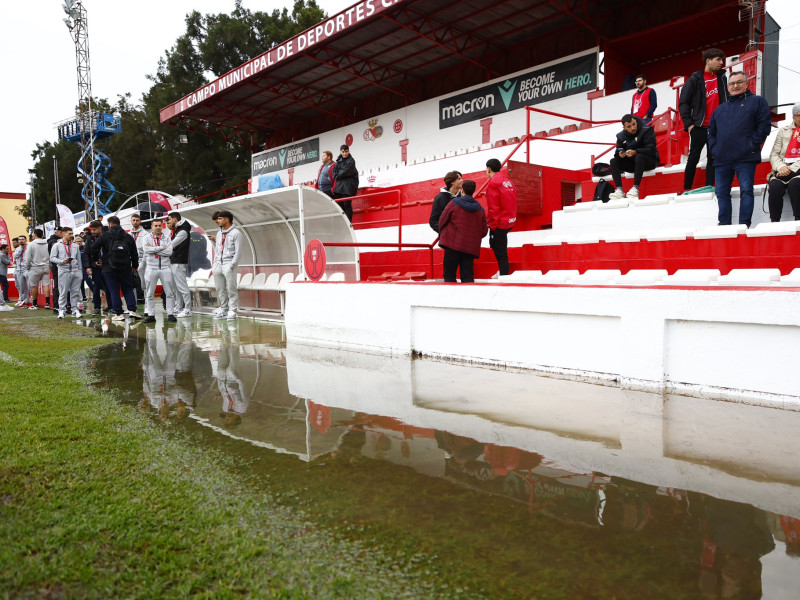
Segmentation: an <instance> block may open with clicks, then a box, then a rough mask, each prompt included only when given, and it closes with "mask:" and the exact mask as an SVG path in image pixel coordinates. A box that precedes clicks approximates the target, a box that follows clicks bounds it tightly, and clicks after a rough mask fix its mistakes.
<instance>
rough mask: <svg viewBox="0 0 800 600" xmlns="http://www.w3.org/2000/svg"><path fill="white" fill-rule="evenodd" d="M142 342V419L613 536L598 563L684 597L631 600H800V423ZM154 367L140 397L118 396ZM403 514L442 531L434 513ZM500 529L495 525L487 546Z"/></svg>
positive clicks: (183, 325) (226, 334) (297, 354)
mask: <svg viewBox="0 0 800 600" xmlns="http://www.w3.org/2000/svg"><path fill="white" fill-rule="evenodd" d="M126 333H127V336H126V341H125V344H124V346H123V347H122V349H120V347H119V346H117V347H115V348H116V350H112V360H110V361H109V362H108V364H107V365H105V368H107V369H108V374H109V379H113V382H114V384H116V385H119V386H129V387H130V388H133V387H137V389H140V390H143V397H141V398H142V400H141V405H142V406H143V407H145V408H146V409H148V410H152V411H153V412H154V413H155V414H158V415H160V417H161V418H162V419H164V420H166V421H173V422H174V421H177V420H179V419H182V418H184V417H187V416H189V415H191V417H192V419H190V420H187V421H188V422H192V423H198V424H200V425H202V426H203V427H206V428H209V429H210V430H211V431H213V432H218V433H221V434H223V435H225V436H227V437H232V438H236V439H239V440H244V441H246V442H248V443H249V444H252V445H254V446H257V447H263V448H269V449H271V450H274V451H276V452H280V453H283V454H290V455H294V456H296V457H298V458H300V459H301V460H303V461H316V460H317V459H320V458H322V457H326V456H327V457H331V458H336V457H340V458H341V457H345V458H346V459H347V460H349V462H350V464H351V465H354V466H356V467H359V466H364V465H366V464H367V462H369V463H370V464H372V462H374V461H376V460H377V461H383V463H384V464H387V465H388V463H392V464H394V465H400V466H402V467H408V468H410V469H413V471H415V472H416V473H419V474H420V476H422V477H421V479H420V482H419V483H418V488H419V491H420V494H421V497H424V494H425V491H424V490H425V487H426V483H425V481H442V480H445V481H448V482H450V483H451V484H453V485H455V486H457V487H458V488H459V489H462V490H472V491H474V492H477V495H476V498H479V499H480V500H478V502H480V503H499V502H501V501H511V502H513V503H514V504H515V505H516V506H518V507H520V508H521V509H522V510H524V511H525V513H527V514H529V515H530V519H531V521H530V527H531V535H533V536H536V535H537V534H536V531H540V530H541V529H542V526H541V524H539V525H536V523H540V522H539V521H537V520H536V519H539V518H543V519H546V520H548V521H549V522H551V523H558V524H560V527H561V528H562V529H561V530H560V531H561V533H559V536H567V537H563V538H560V540H561V541H560V542H558V543H556V546H555V547H556V553H557V554H558V553H559V552H560V551H561V550H560V547H559V545H558V544H559V543H564V544H565V545H566V546H569V543H570V542H569V540H570V539H572V538H571V537H570V536H572V537H576V539H577V536H579V535H582V534H579V533H578V532H580V531H584V532H595V535H599V536H600V537H595V538H593V542H592V543H594V544H596V552H597V553H598V555H603V554H604V553H608V552H609V551H610V550H611V548H612V547H613V544H612V543H611V541H610V540H611V539H612V538H609V537H608V536H609V535H611V536H616V535H624V536H634V537H633V538H630V537H626V538H625V539H626V540H627V542H626V543H628V544H634V542H632V541H631V540H635V539H641V543H642V544H643V546H642V549H641V551H640V553H639V554H641V555H642V556H644V555H646V554H647V553H648V552H651V553H653V555H652V556H650V557H649V558H648V559H647V560H648V561H653V564H654V565H656V567H657V568H659V565H662V564H663V565H667V564H669V565H671V567H670V569H671V570H670V569H665V570H664V572H663V573H659V577H660V578H661V579H659V582H658V583H659V585H661V586H662V588H663V589H667V588H668V587H669V586H672V588H669V589H673V591H672V592H670V593H669V594H668V595H666V596H662V595H660V593H659V594H656V593H655V592H652V591H650V592H641V593H637V592H635V591H634V590H628V589H626V588H625V582H622V583H620V584H619V585H620V590H621V591H620V596H619V597H698V598H742V599H745V598H761V597H765V598H794V597H796V595H795V590H796V582H797V579H798V576H799V575H800V560H798V558H797V557H798V556H799V555H800V519H799V518H800V466H799V465H798V462H797V461H796V458H795V456H794V452H793V448H794V447H795V445H796V432H797V431H798V427H799V426H800V413H799V412H794V411H780V410H776V409H767V408H760V407H757V406H745V405H735V404H729V403H720V402H715V401H712V400H703V399H697V398H682V397H679V396H674V397H673V396H660V395H653V394H646V393H641V392H628V391H623V390H619V389H617V388H613V387H602V386H595V385H588V384H583V383H579V382H574V381H566V380H557V379H552V378H543V377H538V376H535V375H533V374H531V373H527V372H514V371H505V370H504V371H500V370H492V369H486V368H476V367H469V366H464V365H458V364H451V363H446V362H435V361H430V360H419V359H417V360H412V359H409V358H404V357H400V358H398V357H384V356H371V355H364V354H356V353H349V352H344V351H332V350H325V349H319V348H308V347H303V346H290V347H289V348H287V347H286V345H285V341H284V337H283V331H282V328H281V327H280V326H277V325H259V324H254V323H251V322H248V321H241V322H236V323H221V324H220V323H210V322H209V320H205V319H201V318H195V319H194V320H187V321H182V322H180V323H179V324H178V325H177V326H172V327H165V326H162V325H161V324H159V326H157V327H153V328H144V327H138V328H136V329H132V330H130V331H127V332H126ZM139 341H141V348H140V344H139ZM140 350H141V352H140ZM138 361H141V373H142V380H141V381H140V382H139V381H130V382H125V381H120V378H119V374H120V373H124V372H134V373H135V372H137V370H131V369H129V368H126V367H125V365H126V364H128V365H130V364H131V363H136V362H138ZM112 374H113V377H112ZM133 379H135V377H134V378H133ZM754 424H758V427H754ZM214 435H216V434H214ZM365 461H366V462H365ZM387 468H388V466H387ZM381 473H382V475H381V479H380V480H375V481H374V482H371V483H370V484H369V485H370V486H379V487H380V489H381V490H382V491H383V492H384V493H385V494H391V476H392V475H391V474H392V473H395V475H397V476H399V474H400V472H399V471H397V472H394V471H391V470H384V471H381ZM431 478H435V479H431ZM353 485H357V484H355V483H354V482H353V480H352V478H348V479H347V480H346V481H342V482H341V483H340V487H346V486H353ZM397 502H398V503H403V504H404V505H405V506H406V507H411V508H409V509H410V510H417V511H419V514H418V518H419V519H420V520H421V521H424V520H425V519H426V518H428V515H427V512H426V511H428V510H430V509H429V508H428V507H426V505H425V503H424V502H420V503H419V506H418V507H417V506H415V505H414V503H412V502H410V499H409V498H398V499H397ZM498 506H500V505H499V504H498ZM391 518H392V517H391V516H390V515H386V519H387V521H390V520H391ZM447 518H448V515H440V516H439V519H441V520H443V521H446V520H447ZM495 526H499V524H493V523H491V522H486V523H483V524H482V527H483V528H485V530H486V531H487V535H488V532H490V531H491V530H492V529H493V528H494V527H495ZM460 534H461V532H460V531H457V530H453V531H451V532H448V533H447V535H448V536H454V537H457V536H459V535H460ZM537 539H538V538H537ZM487 543H491V544H495V545H496V544H498V543H501V544H512V542H511V541H509V540H507V541H505V542H499V541H498V540H494V541H492V542H487ZM539 545H542V542H541V540H540V541H539ZM655 548H658V550H655ZM498 553H499V552H498ZM642 553H644V554H642ZM656 553H657V554H656ZM561 558H562V557H560V556H558V555H554V556H552V557H551V560H553V561H556V562H558V561H559V560H560V559H561ZM493 560H500V559H499V558H498V557H495V558H494V559H493ZM630 560H631V561H632V562H631V565H634V564H636V561H635V559H634V558H630ZM505 567H508V565H505ZM508 568H510V567H508ZM608 568H609V569H612V570H613V569H614V568H619V570H620V573H625V572H626V569H628V568H633V567H631V566H629V565H625V564H616V565H608ZM520 576H522V575H520ZM620 577H621V578H623V579H624V576H623V575H620ZM662 579H663V580H662ZM663 586H667V587H666V588H664V587H663ZM662 588H659V589H662ZM654 589H655V588H654ZM663 589H662V591H663ZM676 590H677V591H676ZM664 593H666V592H664ZM523 596H524V594H523ZM584 597H591V596H584Z"/></svg>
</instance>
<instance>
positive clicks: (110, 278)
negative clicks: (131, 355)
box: [89, 215, 142, 321]
mask: <svg viewBox="0 0 800 600" xmlns="http://www.w3.org/2000/svg"><path fill="white" fill-rule="evenodd" d="M101 251H102V253H103V257H102V261H101V259H100V252H101ZM89 254H90V256H91V258H92V264H97V263H98V262H100V268H101V269H102V270H103V279H104V280H105V283H106V289H107V290H108V296H107V300H108V301H109V302H111V307H112V309H113V311H114V316H113V317H111V320H112V321H124V320H125V315H124V314H123V312H122V300H121V299H120V290H121V291H122V294H123V295H124V296H125V304H126V305H127V307H128V316H129V317H131V318H134V319H141V318H142V316H141V315H140V314H139V313H137V312H136V294H135V293H134V291H133V288H134V283H133V272H134V271H135V270H138V268H139V250H138V249H137V248H136V242H134V241H133V238H132V237H131V236H130V234H128V233H126V232H125V230H124V229H122V227H120V224H119V217H117V216H116V215H115V216H111V217H108V231H104V232H103V233H102V234H101V235H100V237H98V238H97V239H96V240H95V241H94V242H93V243H92V245H91V247H90V248H89ZM95 308H97V307H96V306H95Z"/></svg>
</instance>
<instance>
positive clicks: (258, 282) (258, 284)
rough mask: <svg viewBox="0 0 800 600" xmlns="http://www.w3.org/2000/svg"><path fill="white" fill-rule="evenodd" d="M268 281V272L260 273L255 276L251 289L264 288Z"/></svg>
mask: <svg viewBox="0 0 800 600" xmlns="http://www.w3.org/2000/svg"><path fill="white" fill-rule="evenodd" d="M266 281H267V274H266V273H259V274H258V275H256V276H255V277H253V283H251V284H250V287H249V289H251V290H260V289H263V287H264V284H265V283H266Z"/></svg>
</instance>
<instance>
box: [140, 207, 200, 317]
mask: <svg viewBox="0 0 800 600" xmlns="http://www.w3.org/2000/svg"><path fill="white" fill-rule="evenodd" d="M167 226H168V227H169V229H170V239H171V240H172V266H171V267H170V268H171V269H172V280H173V282H174V284H173V285H174V286H175V309H174V311H173V312H171V313H170V314H173V315H175V316H176V317H177V318H179V319H183V318H185V317H191V316H192V292H191V291H189V283H188V281H187V269H188V267H189V249H190V247H191V245H192V226H191V225H190V224H189V221H187V220H186V219H184V218H182V217H181V213H179V212H171V213H169V216H168V217H167ZM148 266H149V265H148Z"/></svg>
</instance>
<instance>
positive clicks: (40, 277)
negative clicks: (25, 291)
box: [25, 228, 63, 310]
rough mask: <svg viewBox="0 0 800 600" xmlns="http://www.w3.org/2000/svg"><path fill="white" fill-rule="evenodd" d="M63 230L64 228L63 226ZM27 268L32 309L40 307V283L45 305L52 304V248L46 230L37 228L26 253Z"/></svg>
mask: <svg viewBox="0 0 800 600" xmlns="http://www.w3.org/2000/svg"><path fill="white" fill-rule="evenodd" d="M62 230H63V228H62ZM25 270H26V271H27V272H28V287H29V288H30V290H31V296H32V300H31V306H30V307H29V308H30V309H31V310H34V309H36V308H39V284H40V283H41V284H42V287H43V289H44V298H45V306H48V307H49V306H50V250H49V248H48V247H47V240H46V239H44V231H42V230H41V229H35V230H34V231H33V241H32V242H31V243H30V244H28V251H27V252H26V253H25Z"/></svg>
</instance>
